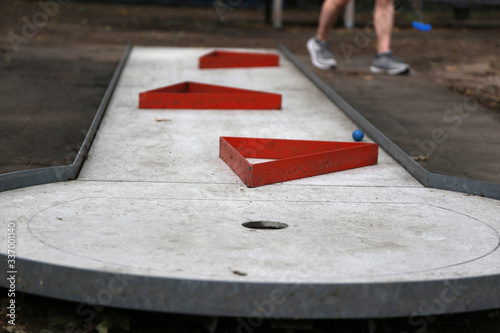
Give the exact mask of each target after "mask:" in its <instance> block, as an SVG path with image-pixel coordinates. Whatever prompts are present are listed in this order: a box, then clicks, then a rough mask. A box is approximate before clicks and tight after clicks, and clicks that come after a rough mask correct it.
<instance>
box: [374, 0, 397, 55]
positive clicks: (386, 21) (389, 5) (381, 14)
mask: <svg viewBox="0 0 500 333" xmlns="http://www.w3.org/2000/svg"><path fill="white" fill-rule="evenodd" d="M373 25H374V26H375V32H376V34H377V52H378V53H379V54H380V53H385V52H388V51H389V50H390V49H391V35H392V27H393V26H394V1H393V0H375V10H374V11H373Z"/></svg>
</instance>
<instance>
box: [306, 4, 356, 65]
mask: <svg viewBox="0 0 500 333" xmlns="http://www.w3.org/2000/svg"><path fill="white" fill-rule="evenodd" d="M348 2H349V0H325V1H324V2H323V6H322V7H321V13H320V15H319V22H318V31H317V33H316V37H313V38H311V39H309V40H308V41H307V49H308V50H309V54H310V55H311V62H312V63H313V65H314V66H316V67H317V68H319V69H330V68H335V66H336V65H337V62H336V61H335V59H334V58H333V54H332V51H331V50H330V47H329V46H328V43H327V41H326V40H327V37H328V32H329V31H330V29H331V28H332V25H333V23H334V22H335V21H336V20H337V18H338V16H339V13H340V10H341V9H342V7H344V6H345V5H346V4H347V3H348Z"/></svg>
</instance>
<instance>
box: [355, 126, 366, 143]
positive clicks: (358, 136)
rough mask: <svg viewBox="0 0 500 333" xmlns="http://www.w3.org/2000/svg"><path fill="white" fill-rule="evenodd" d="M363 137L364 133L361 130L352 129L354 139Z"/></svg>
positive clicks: (359, 139) (358, 139) (357, 139)
mask: <svg viewBox="0 0 500 333" xmlns="http://www.w3.org/2000/svg"><path fill="white" fill-rule="evenodd" d="M364 137H365V133H363V131H362V130H360V129H357V130H354V132H352V138H353V139H354V141H361V140H363V138H364Z"/></svg>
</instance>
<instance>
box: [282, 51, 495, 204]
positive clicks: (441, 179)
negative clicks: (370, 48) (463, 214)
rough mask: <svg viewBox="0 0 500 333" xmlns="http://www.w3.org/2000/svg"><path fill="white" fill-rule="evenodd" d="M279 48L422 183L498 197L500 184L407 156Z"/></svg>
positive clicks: (426, 185) (304, 66) (301, 64)
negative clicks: (451, 173) (432, 168)
mask: <svg viewBox="0 0 500 333" xmlns="http://www.w3.org/2000/svg"><path fill="white" fill-rule="evenodd" d="M279 50H280V51H281V52H282V53H283V54H284V55H285V57H286V58H287V59H288V60H289V61H291V62H292V63H293V64H294V65H295V67H297V69H298V70H300V71H301V72H302V73H303V74H304V75H305V76H306V77H307V78H308V79H309V80H310V81H311V82H312V83H314V84H315V85H316V86H317V87H318V88H319V89H320V90H321V91H322V92H323V93H324V94H325V95H326V96H327V97H328V98H329V99H330V100H331V101H332V102H333V103H335V104H336V105H337V106H338V107H339V108H340V109H341V110H342V111H343V112H344V113H345V114H346V115H347V116H348V117H349V118H351V119H352V120H353V121H354V122H355V123H356V124H358V125H359V126H360V127H361V128H362V129H363V130H364V131H365V132H366V133H367V134H368V135H369V136H370V137H372V138H373V140H374V141H375V142H377V143H378V144H379V145H380V147H382V148H383V149H384V150H385V151H386V152H387V153H389V155H391V156H392V158H394V159H395V160H396V161H397V162H398V163H399V164H401V165H402V166H403V167H404V168H405V169H406V170H407V171H408V172H409V173H410V174H411V175H412V176H413V177H414V178H415V179H416V180H418V181H419V182H420V183H421V184H422V185H423V186H425V187H431V188H436V189H441V190H448V191H455V192H462V193H470V194H475V195H479V196H484V197H488V198H491V199H497V200H500V184H494V183H490V182H485V181H480V180H473V179H467V178H462V177H455V176H449V175H441V174H437V173H432V172H429V171H427V170H426V169H425V168H423V167H422V166H421V165H420V164H418V163H417V162H416V161H415V160H414V159H413V158H411V157H410V156H408V154H406V153H405V152H404V151H403V150H402V149H401V148H399V147H398V146H397V145H396V144H395V143H394V142H392V141H391V140H390V139H389V138H388V137H386V136H385V135H384V134H383V133H382V132H380V131H379V130H378V129H377V128H376V127H375V126H373V124H372V123H370V122H369V121H368V120H367V119H366V118H365V117H363V116H362V115H361V114H360V113H359V112H358V111H357V110H356V109H354V108H353V107H352V106H351V105H350V104H349V103H347V102H346V101H345V100H344V99H343V98H342V97H341V96H340V95H339V94H337V93H336V92H335V91H334V90H333V89H332V88H331V87H330V86H329V85H328V84H326V83H325V82H324V81H323V80H322V79H321V78H320V77H319V76H318V75H316V74H315V73H314V72H313V71H312V70H311V69H310V68H309V67H308V66H306V65H305V64H304V63H303V62H302V61H300V60H299V59H298V58H297V57H296V56H295V55H294V54H293V53H292V52H291V51H290V50H288V49H287V48H286V46H284V45H283V44H280V45H279Z"/></svg>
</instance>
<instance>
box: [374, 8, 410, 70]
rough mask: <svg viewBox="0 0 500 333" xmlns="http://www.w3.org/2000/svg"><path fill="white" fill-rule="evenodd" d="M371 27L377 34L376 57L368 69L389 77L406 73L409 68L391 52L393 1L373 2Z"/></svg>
mask: <svg viewBox="0 0 500 333" xmlns="http://www.w3.org/2000/svg"><path fill="white" fill-rule="evenodd" d="M373 25H374V26H375V33H376V34H377V55H376V56H375V59H374V60H373V64H372V66H371V67H370V69H371V71H372V72H375V73H388V74H391V75H395V74H402V73H408V72H409V71H410V66H409V65H408V64H406V63H405V62H404V61H403V60H402V59H399V58H398V57H396V56H394V55H393V54H392V51H391V37H392V28H393V26H394V1H393V0H375V10H374V11H373Z"/></svg>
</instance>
